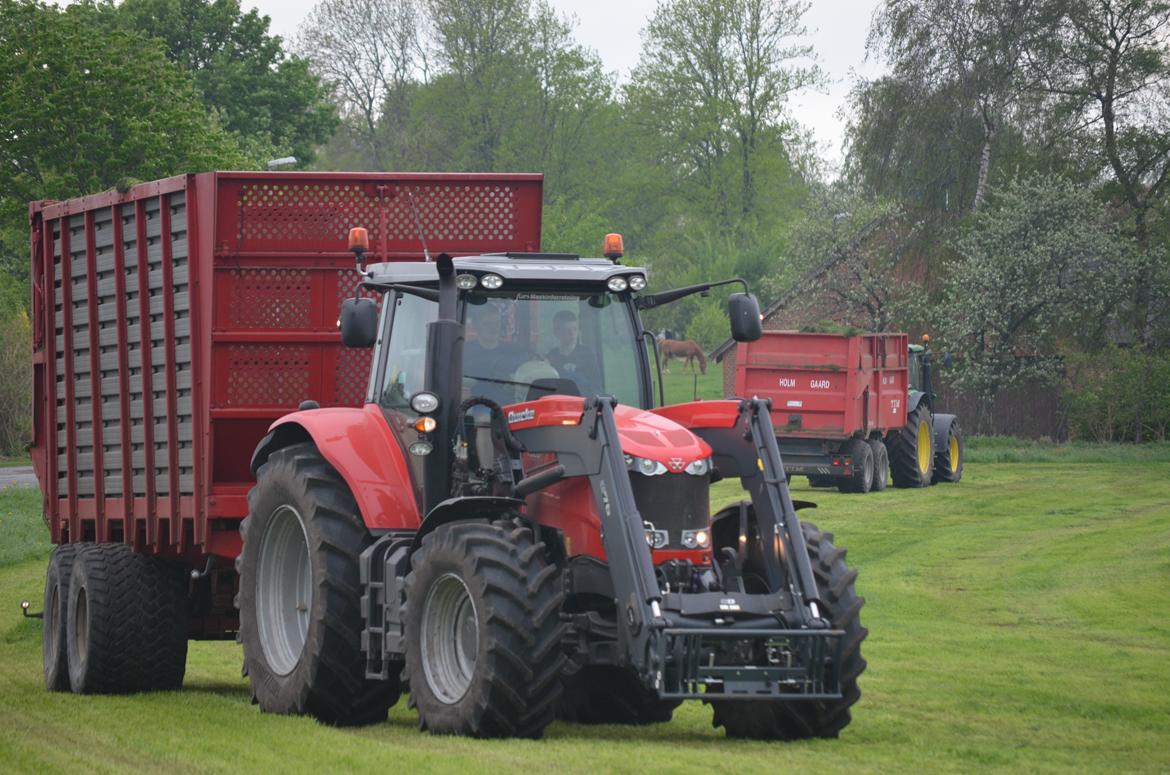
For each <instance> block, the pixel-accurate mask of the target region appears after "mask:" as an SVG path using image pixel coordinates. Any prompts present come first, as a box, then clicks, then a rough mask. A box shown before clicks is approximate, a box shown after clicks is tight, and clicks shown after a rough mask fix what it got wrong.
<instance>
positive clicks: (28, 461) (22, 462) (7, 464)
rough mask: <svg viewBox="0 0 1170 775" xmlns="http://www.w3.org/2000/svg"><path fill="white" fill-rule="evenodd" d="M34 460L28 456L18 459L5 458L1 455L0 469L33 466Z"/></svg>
mask: <svg viewBox="0 0 1170 775" xmlns="http://www.w3.org/2000/svg"><path fill="white" fill-rule="evenodd" d="M31 465H32V458H30V457H29V456H28V455H23V456H18V457H4V456H2V455H0V468H17V467H20V466H31Z"/></svg>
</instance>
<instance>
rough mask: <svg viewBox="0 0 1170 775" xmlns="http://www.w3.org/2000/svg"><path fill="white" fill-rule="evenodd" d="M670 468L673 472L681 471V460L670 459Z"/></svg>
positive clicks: (678, 458)
mask: <svg viewBox="0 0 1170 775" xmlns="http://www.w3.org/2000/svg"><path fill="white" fill-rule="evenodd" d="M670 467H671V468H672V469H674V470H675V471H681V470H683V459H682V458H681V457H672V458H671V459H670Z"/></svg>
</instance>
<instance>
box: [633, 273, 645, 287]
mask: <svg viewBox="0 0 1170 775" xmlns="http://www.w3.org/2000/svg"><path fill="white" fill-rule="evenodd" d="M645 287H646V278H645V277H643V276H642V275H640V274H634V275H630V290H631V291H640V290H642V289H643V288H645Z"/></svg>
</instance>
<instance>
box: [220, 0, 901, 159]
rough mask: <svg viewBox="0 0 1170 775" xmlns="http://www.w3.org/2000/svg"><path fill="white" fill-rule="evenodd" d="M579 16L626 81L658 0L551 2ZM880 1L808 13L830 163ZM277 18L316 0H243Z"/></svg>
mask: <svg viewBox="0 0 1170 775" xmlns="http://www.w3.org/2000/svg"><path fill="white" fill-rule="evenodd" d="M551 2H552V4H553V6H555V7H556V8H558V9H560V10H561V11H562V12H563V13H566V14H570V15H572V16H573V17H575V18H576V22H577V26H576V36H577V40H579V41H580V42H581V43H583V44H584V45H586V46H588V47H590V48H592V49H594V50H595V51H597V53H598V54H600V55H601V60H602V62H603V63H604V64H605V69H606V70H610V71H613V72H616V73H617V74H618V75H619V77H620V78H622V79H623V80H624V79H626V78H627V77H628V76H629V72H630V70H631V69H632V68H633V67H634V65H635V64H636V63H637V61H638V51H639V49H640V47H641V38H640V33H641V31H642V29H643V28H644V27H645V26H646V22H647V21H648V20H649V18H650V16H651V14H653V12H654V8H655V5H656V0H551ZM878 2H879V0H812V5H811V7H810V8H809V11H808V13H807V14H806V15H805V22H806V24H807V26H808V28H809V42H810V43H811V44H812V45H813V48H814V49H815V50H816V55H817V58H818V60H819V62H820V65H821V67H822V68H823V69H824V70H825V72H826V74H827V75H828V79H829V83H828V84H827V86H826V89H825V91H824V92H823V93H814V92H809V93H804V94H801V95H798V96H797V97H796V98H794V99H793V101H792V114H793V116H794V117H795V118H796V119H797V120H798V121H800V122H801V123H802V124H804V125H805V126H808V127H810V128H811V129H812V130H813V133H814V134H815V136H816V140H817V145H818V147H819V148H820V151H821V155H822V156H824V157H825V158H826V159H827V160H829V161H830V163H833V164H835V163H837V162H839V161H840V157H841V139H842V133H843V130H844V126H845V117H844V116H842V115H841V113H842V111H843V110H844V109H845V107H846V104H845V99H846V96H847V95H848V93H849V88H850V86H851V85H852V83H853V79H854V78H855V77H856V76H858V75H860V76H862V77H872V76H873V75H875V74H876V73H877V72H879V70H880V67H879V66H878V65H877V64H876V63H874V62H872V61H870V62H867V61H866V60H865V37H866V33H867V32H868V31H869V22H870V17H871V16H872V15H873V11H874V9H875V8H876V7H877V5H878ZM241 5H243V6H244V7H249V6H250V5H255V6H256V7H257V8H259V9H260V12H261V13H264V14H267V15H268V16H270V17H271V18H272V31H273V32H274V33H276V34H278V35H282V36H284V37H285V38H289V39H291V38H292V37H293V36H294V35H295V33H296V31H297V27H298V26H299V25H300V24H301V22H302V21H303V20H304V18H305V15H306V14H308V12H309V10H310V9H311V8H312V7H313V5H314V0H243V2H242V3H241Z"/></svg>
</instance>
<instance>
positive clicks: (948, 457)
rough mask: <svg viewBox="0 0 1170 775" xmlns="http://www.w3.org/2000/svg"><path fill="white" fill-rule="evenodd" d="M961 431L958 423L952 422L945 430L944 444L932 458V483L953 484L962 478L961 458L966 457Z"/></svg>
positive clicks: (956, 421)
mask: <svg viewBox="0 0 1170 775" xmlns="http://www.w3.org/2000/svg"><path fill="white" fill-rule="evenodd" d="M966 453H967V450H966V445H965V444H964V443H963V431H962V430H961V429H960V428H959V421H958V420H952V421H951V425H950V428H949V429H948V430H947V438H946V443H944V444H942V445H940V446H939V449H938V452H936V453H935V456H934V481H935V482H949V483H951V484H954V483H955V482H958V481H959V480H960V479H962V478H963V458H964V457H965V456H966Z"/></svg>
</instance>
